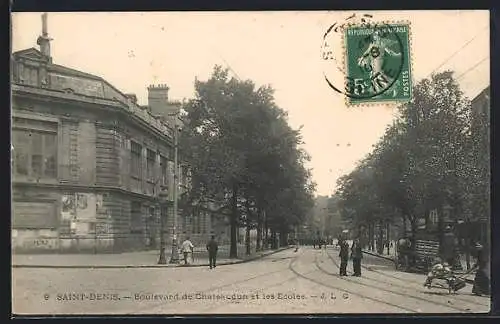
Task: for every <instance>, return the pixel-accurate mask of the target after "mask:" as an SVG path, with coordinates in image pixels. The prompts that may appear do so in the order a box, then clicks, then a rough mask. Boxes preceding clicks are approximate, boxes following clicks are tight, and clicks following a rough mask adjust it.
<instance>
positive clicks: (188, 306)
mask: <svg viewBox="0 0 500 324" xmlns="http://www.w3.org/2000/svg"><path fill="white" fill-rule="evenodd" d="M337 255H338V250H336V249H334V248H332V247H328V249H327V250H315V249H312V248H310V247H303V248H301V249H300V250H299V251H298V252H296V253H295V252H294V250H293V249H290V250H285V251H282V252H279V253H275V254H272V255H270V256H267V257H264V258H262V259H260V260H257V261H252V262H248V263H243V264H235V265H224V266H220V267H217V268H216V269H214V270H210V269H208V267H206V268H205V267H192V268H164V269H147V268H135V269H133V268H131V269H61V268H59V269H58V268H53V269H48V268H43V269H42V268H39V269H37V268H13V294H14V296H13V313H15V314H19V315H20V314H171V315H176V314H223V313H297V314H300V313H307V314H314V313H385V312H387V313H425V312H427V313H428V312H431V313H443V312H444V313H464V312H465V313H467V312H487V311H489V307H490V306H489V305H490V300H489V298H486V297H478V296H473V295H471V286H470V285H468V286H467V287H466V288H464V289H462V290H460V291H459V292H458V293H457V294H456V295H448V294H447V291H445V290H442V291H438V289H431V290H428V289H426V288H424V287H423V286H422V283H423V281H424V276H423V275H417V274H410V273H402V272H396V271H395V270H394V267H393V265H392V264H391V263H390V261H387V260H384V259H380V258H376V257H373V256H369V255H365V258H364V260H363V273H362V277H345V278H341V277H339V276H338V264H339V263H340V262H339V260H338V257H337ZM348 269H351V264H349V268H348Z"/></svg>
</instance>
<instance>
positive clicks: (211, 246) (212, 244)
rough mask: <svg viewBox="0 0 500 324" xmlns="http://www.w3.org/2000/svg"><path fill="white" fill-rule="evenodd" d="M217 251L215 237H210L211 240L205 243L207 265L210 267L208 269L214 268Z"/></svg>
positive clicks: (217, 246)
mask: <svg viewBox="0 0 500 324" xmlns="http://www.w3.org/2000/svg"><path fill="white" fill-rule="evenodd" d="M218 249H219V245H218V244H217V241H216V240H215V235H212V239H211V240H210V241H208V243H207V251H208V263H209V265H210V269H212V268H215V267H216V261H217V250H218Z"/></svg>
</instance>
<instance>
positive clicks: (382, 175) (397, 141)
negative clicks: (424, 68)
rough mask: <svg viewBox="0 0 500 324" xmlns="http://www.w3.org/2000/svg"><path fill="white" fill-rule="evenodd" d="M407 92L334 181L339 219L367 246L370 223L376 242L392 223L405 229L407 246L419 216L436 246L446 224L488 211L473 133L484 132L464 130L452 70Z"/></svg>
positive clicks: (463, 101) (462, 102) (461, 99)
mask: <svg viewBox="0 0 500 324" xmlns="http://www.w3.org/2000/svg"><path fill="white" fill-rule="evenodd" d="M413 94H414V97H413V100H412V101H411V102H409V103H407V104H404V105H401V106H399V107H398V112H399V114H398V117H397V118H396V120H395V121H394V122H393V123H392V125H390V126H389V127H388V128H387V129H386V132H385V134H384V136H383V137H382V138H381V140H380V141H379V142H378V143H377V144H376V145H375V146H374V149H373V151H372V152H371V153H370V154H368V155H367V157H365V158H364V159H363V160H362V161H361V162H360V163H359V165H358V166H357V167H356V168H355V169H354V171H352V172H351V173H350V174H348V175H346V176H344V177H342V178H341V179H339V181H338V192H339V204H338V205H339V208H340V211H341V214H342V217H343V218H344V219H345V220H346V221H348V222H350V223H351V224H352V226H353V227H354V228H356V229H357V230H358V231H359V234H360V235H364V237H365V238H366V239H365V242H366V243H369V244H368V245H370V246H373V245H374V244H373V241H374V237H375V236H376V233H375V228H378V229H379V231H380V232H379V233H378V235H377V236H378V237H379V240H380V241H379V244H377V245H378V246H379V247H382V246H383V244H382V237H383V235H382V234H383V233H382V232H383V231H385V232H387V233H389V232H390V230H389V226H390V225H393V224H396V223H403V224H404V226H403V228H405V229H406V228H407V227H408V228H410V233H409V234H410V235H409V236H410V239H413V242H412V243H413V246H414V245H415V242H414V239H415V237H416V233H417V232H418V231H417V230H418V228H419V226H421V223H420V222H421V220H422V219H424V220H425V223H426V226H425V228H426V230H427V231H426V232H427V234H430V236H429V237H433V238H435V239H436V240H437V241H438V242H439V243H440V245H439V248H440V249H443V244H442V243H443V240H444V238H445V235H444V232H445V231H444V229H445V228H446V226H447V225H448V224H450V225H452V226H453V225H454V224H457V223H459V220H461V221H463V220H464V219H465V220H466V222H468V221H469V220H470V219H471V218H477V217H478V216H482V215H486V213H489V190H488V188H489V173H488V172H486V171H488V170H487V166H486V165H481V163H480V159H483V160H484V153H483V154H478V152H479V151H480V150H479V145H481V144H480V143H478V137H480V136H482V135H478V134H481V133H484V132H487V131H488V130H487V127H486V125H485V126H484V127H483V128H484V129H481V130H479V131H478V132H471V120H470V119H471V104H470V101H469V100H468V99H467V98H466V97H465V96H464V94H463V92H462V91H461V90H460V87H459V85H458V83H457V81H456V79H455V78H454V76H453V72H451V71H445V72H442V73H438V74H433V75H432V76H431V77H430V78H426V79H423V80H422V81H420V82H419V83H418V84H416V85H415V87H414V89H413ZM436 211H437V217H435V214H436ZM436 218H437V219H436ZM471 234H472V233H468V235H465V236H466V237H465V239H464V242H465V243H464V244H463V245H464V246H463V247H464V250H465V252H466V253H468V251H470V245H471V241H473V240H475V239H476V238H473V237H471ZM432 235H434V236H432ZM386 239H387V235H386ZM393 239H397V238H396V237H395V238H393ZM483 244H487V242H483ZM379 252H380V250H379ZM467 259H468V258H467Z"/></svg>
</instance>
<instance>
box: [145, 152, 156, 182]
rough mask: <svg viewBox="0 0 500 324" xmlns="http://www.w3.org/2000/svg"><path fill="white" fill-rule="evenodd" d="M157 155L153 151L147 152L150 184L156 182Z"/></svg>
mask: <svg viewBox="0 0 500 324" xmlns="http://www.w3.org/2000/svg"><path fill="white" fill-rule="evenodd" d="M155 160H156V153H155V152H154V151H152V150H147V153H146V174H147V180H148V181H150V182H154V181H155V162H156V161H155Z"/></svg>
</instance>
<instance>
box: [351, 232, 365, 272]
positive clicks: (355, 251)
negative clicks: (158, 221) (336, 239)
mask: <svg viewBox="0 0 500 324" xmlns="http://www.w3.org/2000/svg"><path fill="white" fill-rule="evenodd" d="M362 258H363V250H361V244H360V243H359V239H355V240H354V243H353V244H352V247H351V259H352V268H353V271H354V274H353V276H355V277H361V259H362Z"/></svg>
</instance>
